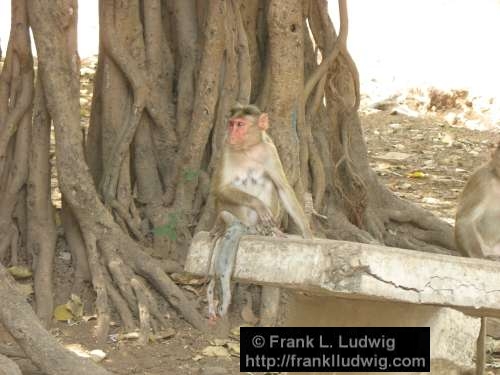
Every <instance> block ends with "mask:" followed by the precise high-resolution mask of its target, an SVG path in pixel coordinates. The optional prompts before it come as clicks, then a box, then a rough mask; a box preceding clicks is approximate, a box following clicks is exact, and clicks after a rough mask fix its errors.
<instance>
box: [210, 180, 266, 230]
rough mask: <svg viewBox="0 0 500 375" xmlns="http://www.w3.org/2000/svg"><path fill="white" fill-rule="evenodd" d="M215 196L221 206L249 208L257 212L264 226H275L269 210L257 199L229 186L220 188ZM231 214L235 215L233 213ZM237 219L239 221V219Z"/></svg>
mask: <svg viewBox="0 0 500 375" xmlns="http://www.w3.org/2000/svg"><path fill="white" fill-rule="evenodd" d="M215 194H216V197H217V199H218V200H219V202H220V203H221V204H224V203H228V204H231V205H234V206H246V207H249V208H251V209H253V210H255V211H256V212H257V215H259V218H260V220H261V221H262V223H263V224H264V225H267V226H274V225H275V223H274V218H273V214H272V212H271V210H270V209H269V207H267V206H266V205H265V204H264V202H262V201H261V200H260V199H259V198H258V197H255V196H253V195H251V194H248V193H247V192H245V191H243V190H240V189H238V188H236V187H234V186H232V185H230V184H226V185H223V186H220V187H219V189H217V192H216V193H215ZM233 213H234V214H235V212H233ZM236 216H238V215H236ZM238 218H239V219H240V220H241V217H238Z"/></svg>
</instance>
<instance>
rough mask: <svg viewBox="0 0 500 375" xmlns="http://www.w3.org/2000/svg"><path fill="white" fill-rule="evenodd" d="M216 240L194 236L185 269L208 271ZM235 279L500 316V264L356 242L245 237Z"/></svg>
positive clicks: (204, 233)
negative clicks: (212, 244)
mask: <svg viewBox="0 0 500 375" xmlns="http://www.w3.org/2000/svg"><path fill="white" fill-rule="evenodd" d="M210 246H211V241H210V239H209V236H208V233H207V232H201V233H198V234H197V235H196V236H195V238H194V239H193V241H192V244H191V248H190V250H189V254H188V257H187V260H186V266H185V268H186V271H188V272H190V273H193V274H197V275H205V274H206V272H207V269H208V258H209V254H210ZM233 278H234V280H236V281H240V282H246V283H252V284H261V285H275V286H279V287H282V288H291V289H293V290H295V291H301V292H309V293H312V294H316V295H318V294H319V295H323V294H324V295H330V296H336V297H342V298H350V299H363V300H379V301H393V302H406V303H418V304H429V305H438V306H448V307H453V308H456V309H459V310H462V311H464V312H466V313H468V314H472V315H486V316H491V317H500V264H499V263H497V262H493V261H487V260H479V259H470V258H462V257H453V256H448V255H440V254H429V253H423V252H417V251H411V250H404V249H397V248H390V247H385V246H377V245H366V244H360V243H354V242H344V241H333V240H324V239H317V240H314V241H308V240H303V239H301V238H298V237H290V238H287V239H286V240H283V239H276V238H271V237H261V236H245V237H243V238H242V239H241V241H240V245H239V250H238V254H237V257H236V265H235V269H234V276H233Z"/></svg>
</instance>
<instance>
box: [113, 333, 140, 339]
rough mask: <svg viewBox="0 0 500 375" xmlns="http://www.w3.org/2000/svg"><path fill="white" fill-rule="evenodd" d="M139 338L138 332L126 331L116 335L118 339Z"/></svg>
mask: <svg viewBox="0 0 500 375" xmlns="http://www.w3.org/2000/svg"><path fill="white" fill-rule="evenodd" d="M138 338H139V332H127V333H122V334H121V335H118V340H137V339H138Z"/></svg>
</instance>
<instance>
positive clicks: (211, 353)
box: [201, 346, 231, 358]
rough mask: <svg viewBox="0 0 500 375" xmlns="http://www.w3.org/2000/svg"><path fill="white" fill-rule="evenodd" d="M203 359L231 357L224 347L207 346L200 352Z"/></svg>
mask: <svg viewBox="0 0 500 375" xmlns="http://www.w3.org/2000/svg"><path fill="white" fill-rule="evenodd" d="M201 354H203V355H204V356H205V357H225V358H229V357H231V354H230V353H229V350H228V349H226V348H225V347H224V346H207V347H206V348H205V349H203V350H202V351H201Z"/></svg>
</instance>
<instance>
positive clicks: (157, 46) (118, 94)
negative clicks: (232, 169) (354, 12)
mask: <svg viewBox="0 0 500 375" xmlns="http://www.w3.org/2000/svg"><path fill="white" fill-rule="evenodd" d="M338 2H339V13H340V25H339V27H338V35H337V30H336V29H335V27H334V25H333V24H332V22H331V20H330V17H329V15H328V11H327V10H328V6H327V2H326V0H291V1H290V0H289V1H285V0H270V1H268V0H205V1H196V0H172V1H166V0H151V1H149V0H148V1H140V0H123V1H114V0H101V1H100V11H99V18H100V49H99V61H98V67H97V72H96V75H95V77H94V90H93V98H92V113H91V116H90V124H84V125H85V128H87V125H89V126H88V130H86V134H87V137H86V139H84V137H83V134H82V133H83V132H82V128H81V124H80V121H81V119H80V103H79V95H80V94H79V58H78V54H77V52H76V51H77V46H76V19H77V16H78V12H77V4H76V0H61V1H56V2H54V1H50V0H17V1H12V19H13V22H12V25H13V28H12V32H11V37H10V41H9V48H8V50H7V53H6V58H5V63H4V65H3V69H2V72H1V79H0V260H2V261H4V262H10V263H16V262H17V261H18V253H19V250H20V249H21V250H26V249H28V250H29V251H28V252H27V253H26V252H21V253H20V254H21V255H22V256H21V257H20V258H21V259H26V258H29V256H28V255H30V254H33V259H32V260H33V266H34V268H35V293H36V302H37V303H36V308H37V313H38V315H39V317H40V318H41V319H42V321H43V322H44V324H48V323H49V322H50V318H51V312H52V279H51V274H52V272H53V257H54V247H55V238H56V235H55V233H56V231H55V230H56V227H55V223H54V219H53V212H52V205H51V203H50V200H51V197H50V179H49V176H50V165H49V163H48V160H49V159H48V158H49V154H48V150H49V142H50V136H49V135H50V133H49V132H50V121H51V120H52V121H53V126H54V131H55V139H56V142H55V158H56V171H57V178H58V179H57V184H58V187H59V189H60V190H61V192H62V196H63V202H62V211H61V212H60V217H61V219H62V224H63V227H64V233H65V237H66V241H67V243H68V245H69V248H70V250H71V252H72V255H73V256H72V260H73V266H74V270H75V273H74V276H75V277H74V285H73V289H72V291H73V292H74V293H77V294H80V293H81V291H82V288H83V285H84V281H91V284H92V286H93V288H94V291H95V294H96V303H95V309H96V311H97V314H98V321H97V326H96V337H97V339H98V340H100V341H102V340H104V339H105V338H106V337H107V333H108V329H109V322H110V314H111V311H112V308H113V307H114V308H116V311H117V312H118V314H119V315H120V317H121V319H122V321H123V323H124V324H123V326H124V327H125V329H127V330H133V329H135V328H140V332H141V342H147V339H148V335H149V334H150V333H151V330H154V329H155V328H157V327H161V326H164V325H166V324H167V322H165V319H164V315H165V313H166V311H165V310H164V308H163V307H160V305H161V304H157V301H156V300H155V294H154V293H156V292H158V294H160V295H161V296H162V297H163V298H165V299H166V300H167V301H168V302H169V305H170V307H173V308H174V309H176V310H177V311H178V312H179V313H180V314H181V315H182V317H183V318H184V319H186V320H187V321H188V322H189V323H191V324H192V325H193V326H194V327H196V328H198V329H200V330H202V331H209V330H208V326H207V324H206V320H205V319H204V317H203V313H200V311H199V307H200V306H198V302H197V301H194V300H192V299H190V297H188V296H187V295H185V294H184V292H183V291H182V290H181V289H180V288H179V287H178V286H177V285H176V284H175V283H174V282H173V281H172V280H171V279H170V277H169V276H168V275H167V274H166V273H165V271H164V267H163V264H162V263H161V262H160V261H158V260H157V259H155V258H158V257H159V258H169V259H167V260H168V261H170V263H169V264H170V266H169V270H172V269H176V268H178V263H177V261H178V262H180V263H182V260H183V257H184V256H185V250H186V248H187V245H188V244H189V241H190V239H191V237H192V235H193V233H194V231H196V230H200V229H208V228H209V227H210V226H211V224H212V223H213V221H214V214H215V212H214V207H213V199H212V197H211V195H210V193H209V191H210V190H209V187H210V184H211V180H210V179H211V175H212V173H213V171H214V170H215V169H216V168H217V165H218V160H219V151H220V149H221V146H222V143H223V140H224V136H225V126H226V125H225V124H226V123H227V119H228V115H229V109H230V108H231V107H232V106H233V105H234V104H235V103H236V102H237V101H239V102H242V103H250V102H255V103H257V104H258V105H259V106H260V107H261V109H263V110H266V111H267V112H268V113H269V117H270V131H269V133H270V135H271V137H272V138H273V140H274V142H275V144H276V146H277V149H278V151H279V153H280V157H281V159H282V162H283V165H284V167H285V170H286V174H287V177H288V179H289V181H290V183H291V184H292V186H293V187H294V188H295V191H296V194H297V196H298V198H299V200H300V201H301V202H304V203H305V204H306V207H307V212H308V214H309V216H310V218H311V221H312V227H313V228H314V230H315V233H316V235H317V236H318V237H328V238H333V239H343V240H351V241H360V242H374V243H375V242H376V243H383V244H386V245H390V246H398V247H404V248H409V249H416V250H424V251H432V252H441V253H452V254H453V253H454V250H455V244H454V240H453V236H452V227H451V226H449V225H448V224H446V223H444V222H442V221H440V220H438V219H437V218H436V217H434V216H433V215H432V214H430V213H428V212H426V211H424V210H423V209H421V208H420V207H417V206H415V205H412V204H410V203H408V202H405V201H403V200H401V199H399V198H397V197H396V196H395V195H394V194H393V193H392V192H390V191H389V190H388V189H387V188H385V187H384V186H383V185H381V184H380V182H379V181H378V179H377V177H376V175H375V173H374V172H373V171H372V170H371V169H370V167H369V163H368V157H367V150H366V145H365V143H364V139H363V135H362V130H361V122H360V119H359V115H358V107H359V100H360V94H359V78H358V73H357V70H356V66H355V64H354V62H353V60H352V58H351V56H350V54H349V52H348V50H347V47H346V41H347V37H348V17H347V16H348V15H347V8H346V0H338ZM28 15H29V17H28ZM28 20H29V22H28ZM29 27H31V28H32V31H33V35H34V38H35V43H36V47H37V52H38V79H37V85H36V90H35V89H34V85H33V80H34V74H33V71H34V69H33V59H32V57H31V51H30V35H29ZM318 62H319V63H318ZM33 98H35V101H34V116H33V122H32V124H31V126H30V121H31V118H32V117H31V114H32V111H31V109H32V106H33ZM28 149H31V153H29V152H28ZM317 213H319V214H321V215H323V216H326V219H319V216H320V215H316V214H317ZM282 224H283V226H284V227H286V229H287V230H288V231H291V232H294V231H296V228H295V227H294V226H293V223H291V221H287V220H286V218H284V220H283V223H282ZM24 237H25V238H26V239H23V238H24ZM152 247H153V248H154V249H152ZM26 254H28V255H26ZM149 254H152V255H153V256H154V257H155V258H153V257H152V256H150V255H149ZM150 288H151V289H152V290H154V292H152V290H151V289H150ZM277 295H279V293H278V292H277V291H276V290H272V289H270V290H267V291H266V292H265V293H264V298H265V299H266V298H267V297H266V296H270V297H269V300H270V301H272V300H274V301H275V300H276V298H277V297H276V296H277ZM264 305H268V306H271V307H270V310H273V309H274V307H275V305H273V304H272V303H270V304H268V303H264ZM5 308H6V307H5V306H4V309H5ZM262 314H263V315H265V314H266V312H265V311H263V312H262ZM270 315H272V314H270ZM5 319H6V318H5ZM264 320H266V319H264ZM4 323H5V322H4ZM26 354H28V356H30V357H31V356H32V355H35V353H32V352H30V353H28V352H27V353H26ZM40 361H41V360H40ZM45 366H47V364H45Z"/></svg>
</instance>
